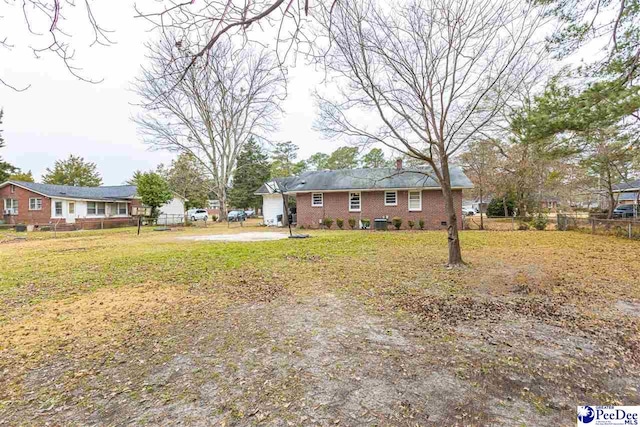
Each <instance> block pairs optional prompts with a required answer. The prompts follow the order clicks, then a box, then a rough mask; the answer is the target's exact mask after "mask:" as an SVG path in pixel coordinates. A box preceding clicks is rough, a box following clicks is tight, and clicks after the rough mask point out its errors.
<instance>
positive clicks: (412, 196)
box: [409, 191, 422, 211]
mask: <svg viewBox="0 0 640 427" xmlns="http://www.w3.org/2000/svg"><path fill="white" fill-rule="evenodd" d="M409 210H410V211H421V210H422V192H421V191H409Z"/></svg>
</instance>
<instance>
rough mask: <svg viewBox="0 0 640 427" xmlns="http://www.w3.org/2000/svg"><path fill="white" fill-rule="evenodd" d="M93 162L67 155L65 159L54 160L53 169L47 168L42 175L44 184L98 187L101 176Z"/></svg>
mask: <svg viewBox="0 0 640 427" xmlns="http://www.w3.org/2000/svg"><path fill="white" fill-rule="evenodd" d="M97 169H98V167H97V166H96V164H95V163H93V162H85V161H84V159H83V158H82V157H78V156H74V155H73V154H70V155H69V158H67V159H65V160H56V163H55V165H54V166H53V170H52V169H49V168H47V171H46V173H45V174H44V176H43V177H42V181H43V182H44V183H45V184H61V185H73V186H77V187H98V186H99V185H101V184H102V178H101V177H100V174H99V173H98V171H97Z"/></svg>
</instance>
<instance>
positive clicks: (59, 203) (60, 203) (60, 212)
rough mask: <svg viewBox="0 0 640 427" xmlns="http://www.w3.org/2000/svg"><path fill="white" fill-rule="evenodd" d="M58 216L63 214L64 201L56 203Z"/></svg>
mask: <svg viewBox="0 0 640 427" xmlns="http://www.w3.org/2000/svg"><path fill="white" fill-rule="evenodd" d="M55 208H56V216H62V202H56V203H55Z"/></svg>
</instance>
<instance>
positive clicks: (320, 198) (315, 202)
mask: <svg viewBox="0 0 640 427" xmlns="http://www.w3.org/2000/svg"><path fill="white" fill-rule="evenodd" d="M323 204H324V194H322V193H313V194H312V195H311V206H313V207H316V208H321V207H322V205H323Z"/></svg>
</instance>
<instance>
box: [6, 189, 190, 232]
mask: <svg viewBox="0 0 640 427" xmlns="http://www.w3.org/2000/svg"><path fill="white" fill-rule="evenodd" d="M0 200H1V201H2V203H1V205H0V206H1V207H2V208H3V211H2V216H0V218H2V219H3V221H4V222H5V223H7V224H27V225H51V224H56V226H60V228H64V229H75V228H85V229H86V228H100V227H105V224H106V227H109V226H112V225H116V224H118V225H120V224H122V223H128V222H130V220H131V218H132V213H133V209H134V208H135V207H140V206H142V203H141V202H140V198H139V197H138V196H137V188H136V186H135V185H117V186H103V187H75V186H70V185H55V184H38V183H34V182H23V181H7V182H4V183H2V184H0ZM160 212H161V214H167V215H172V217H173V215H175V216H176V218H178V217H179V216H183V215H184V199H183V198H182V197H179V196H177V195H176V196H175V197H174V198H173V200H171V201H170V202H169V203H167V204H165V205H164V206H161V207H160Z"/></svg>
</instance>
